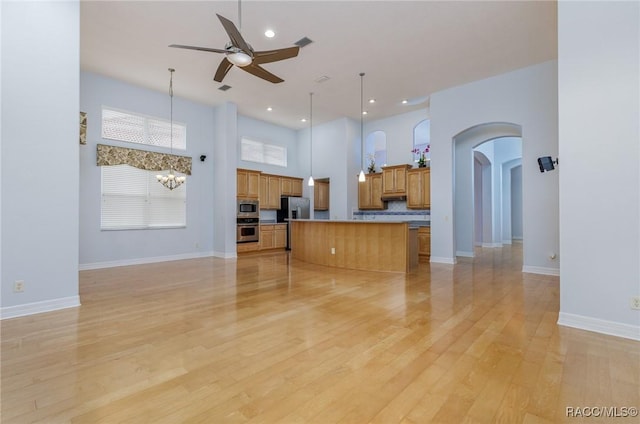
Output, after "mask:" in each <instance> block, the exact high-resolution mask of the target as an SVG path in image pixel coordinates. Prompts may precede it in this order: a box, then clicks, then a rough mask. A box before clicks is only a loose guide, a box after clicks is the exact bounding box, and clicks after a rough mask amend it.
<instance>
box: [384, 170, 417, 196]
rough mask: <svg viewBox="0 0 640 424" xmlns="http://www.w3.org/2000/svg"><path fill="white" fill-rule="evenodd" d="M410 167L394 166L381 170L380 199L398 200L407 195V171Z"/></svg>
mask: <svg viewBox="0 0 640 424" xmlns="http://www.w3.org/2000/svg"><path fill="white" fill-rule="evenodd" d="M408 169H411V165H394V166H385V167H383V168H382V181H383V186H382V198H385V197H387V198H400V197H405V196H406V195H407V170H408Z"/></svg>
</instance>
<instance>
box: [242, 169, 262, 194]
mask: <svg viewBox="0 0 640 424" xmlns="http://www.w3.org/2000/svg"><path fill="white" fill-rule="evenodd" d="M259 196H260V172H259V171H251V170H248V169H238V172H237V197H239V198H243V199H258V198H259Z"/></svg>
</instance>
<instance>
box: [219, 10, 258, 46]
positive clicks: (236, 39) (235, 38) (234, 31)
mask: <svg viewBox="0 0 640 424" xmlns="http://www.w3.org/2000/svg"><path fill="white" fill-rule="evenodd" d="M216 15H217V16H218V19H220V22H221V23H222V26H223V27H224V30H225V31H227V35H229V40H231V44H233V45H234V46H236V47H237V48H239V49H240V50H242V51H243V52H245V53H247V54H250V53H252V52H253V50H251V47H249V44H247V42H246V41H244V38H242V35H240V31H238V28H236V26H235V25H234V24H233V22H231V21H230V20H229V19H227V18H225V17H224V16H220V15H218V14H217V13H216Z"/></svg>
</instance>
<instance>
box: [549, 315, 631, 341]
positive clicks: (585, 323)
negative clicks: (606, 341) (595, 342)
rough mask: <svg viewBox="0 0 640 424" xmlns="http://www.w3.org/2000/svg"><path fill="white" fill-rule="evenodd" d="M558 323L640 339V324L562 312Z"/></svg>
mask: <svg viewBox="0 0 640 424" xmlns="http://www.w3.org/2000/svg"><path fill="white" fill-rule="evenodd" d="M558 325H563V326H565V327H572V328H579V329H581V330H587V331H593V332H595V333H602V334H608V335H610V336H616V337H624V338H625V339H631V340H638V341H640V326H638V325H630V324H623V323H620V322H614V321H607V320H603V319H598V318H591V317H585V316H582V315H575V314H568V313H566V312H560V314H559V316H558Z"/></svg>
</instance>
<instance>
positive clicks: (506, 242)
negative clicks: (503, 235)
mask: <svg viewBox="0 0 640 424" xmlns="http://www.w3.org/2000/svg"><path fill="white" fill-rule="evenodd" d="M502 244H507V245H509V244H511V240H502Z"/></svg>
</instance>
